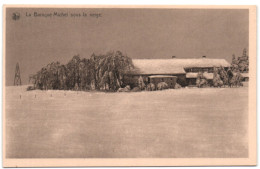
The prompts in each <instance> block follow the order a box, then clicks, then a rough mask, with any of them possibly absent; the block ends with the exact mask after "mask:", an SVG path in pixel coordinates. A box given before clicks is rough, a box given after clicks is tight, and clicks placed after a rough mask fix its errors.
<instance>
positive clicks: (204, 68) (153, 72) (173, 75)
mask: <svg viewBox="0 0 260 169" xmlns="http://www.w3.org/2000/svg"><path fill="white" fill-rule="evenodd" d="M133 64H134V66H135V69H134V70H132V71H130V72H128V73H127V74H126V75H125V76H124V80H125V81H126V83H128V84H130V85H131V87H134V86H137V85H138V78H139V77H140V76H142V78H143V80H144V82H145V83H146V84H148V83H150V82H155V83H158V82H160V81H161V82H162V81H164V82H166V83H168V85H169V86H171V87H172V86H174V85H175V83H176V82H177V83H179V84H180V85H181V86H187V85H195V84H196V78H197V75H198V72H203V75H204V77H205V78H207V79H208V80H209V81H210V80H212V79H213V68H214V67H217V68H218V67H224V68H225V69H227V68H228V67H230V64H229V63H228V62H227V61H226V60H225V59H209V58H204V57H203V58H197V59H177V58H172V59H133Z"/></svg>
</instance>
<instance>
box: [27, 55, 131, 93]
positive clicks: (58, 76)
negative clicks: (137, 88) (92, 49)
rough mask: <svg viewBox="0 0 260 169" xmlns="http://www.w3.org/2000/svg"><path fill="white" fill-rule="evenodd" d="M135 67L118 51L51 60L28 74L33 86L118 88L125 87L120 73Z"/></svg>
mask: <svg viewBox="0 0 260 169" xmlns="http://www.w3.org/2000/svg"><path fill="white" fill-rule="evenodd" d="M133 68H134V66H133V63H132V59H131V58H130V57H128V56H126V55H123V54H122V52H120V51H116V52H114V51H112V52H107V53H106V54H105V55H95V54H92V55H91V57H90V58H89V59H86V58H83V59H81V58H80V56H79V55H76V56H74V57H73V58H72V59H71V60H70V61H69V62H68V63H67V64H65V65H62V64H60V63H59V62H52V63H50V64H48V65H47V66H45V67H43V68H42V69H41V70H40V71H38V72H37V73H36V74H35V75H32V76H31V77H30V79H31V80H33V83H34V87H35V88H36V89H41V90H47V89H59V90H88V89H91V88H92V89H97V90H113V91H115V90H117V89H118V88H120V87H124V83H123V78H122V76H123V74H124V73H125V72H126V71H130V70H132V69H133Z"/></svg>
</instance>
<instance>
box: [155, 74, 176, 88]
mask: <svg viewBox="0 0 260 169" xmlns="http://www.w3.org/2000/svg"><path fill="white" fill-rule="evenodd" d="M176 80H177V77H160V78H158V77H156V78H150V83H153V84H154V85H155V86H157V85H158V83H160V82H165V83H167V84H168V86H169V88H174V86H175V84H176Z"/></svg>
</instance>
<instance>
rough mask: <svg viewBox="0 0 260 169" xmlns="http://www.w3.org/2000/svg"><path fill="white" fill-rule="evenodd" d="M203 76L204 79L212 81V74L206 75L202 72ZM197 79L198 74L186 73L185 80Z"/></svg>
mask: <svg viewBox="0 0 260 169" xmlns="http://www.w3.org/2000/svg"><path fill="white" fill-rule="evenodd" d="M203 76H204V77H205V78H206V79H213V73H207V72H204V73H203ZM197 77H198V73H193V72H189V73H186V78H187V79H192V78H195V79H196V78H197Z"/></svg>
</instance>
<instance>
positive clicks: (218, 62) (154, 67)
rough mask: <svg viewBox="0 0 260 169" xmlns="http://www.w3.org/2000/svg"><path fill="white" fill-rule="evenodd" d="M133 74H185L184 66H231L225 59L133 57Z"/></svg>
mask: <svg viewBox="0 0 260 169" xmlns="http://www.w3.org/2000/svg"><path fill="white" fill-rule="evenodd" d="M133 64H134V66H135V70H134V71H133V72H132V73H133V74H185V73H186V72H185V70H184V68H203V67H214V66H215V67H220V66H223V67H229V66H230V64H229V63H228V62H227V61H226V60H225V59H208V58H199V59H133Z"/></svg>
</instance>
